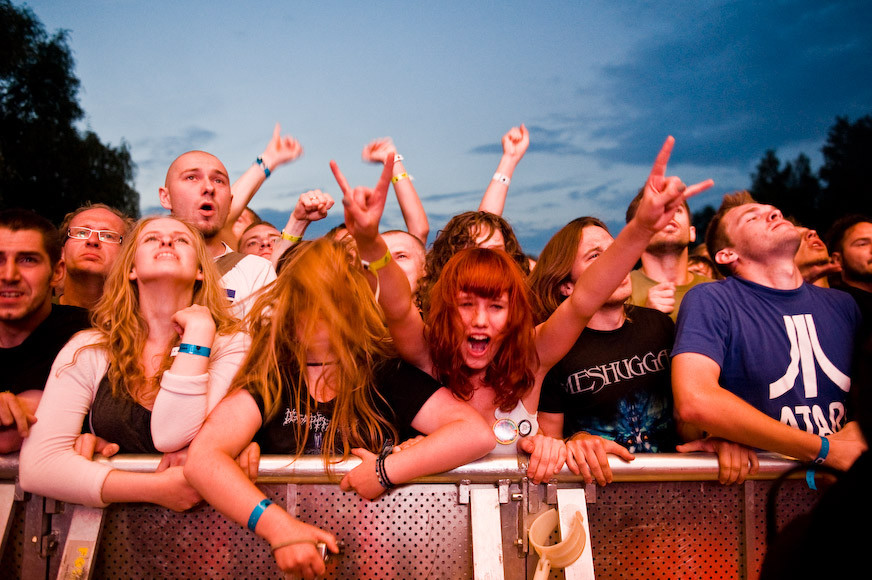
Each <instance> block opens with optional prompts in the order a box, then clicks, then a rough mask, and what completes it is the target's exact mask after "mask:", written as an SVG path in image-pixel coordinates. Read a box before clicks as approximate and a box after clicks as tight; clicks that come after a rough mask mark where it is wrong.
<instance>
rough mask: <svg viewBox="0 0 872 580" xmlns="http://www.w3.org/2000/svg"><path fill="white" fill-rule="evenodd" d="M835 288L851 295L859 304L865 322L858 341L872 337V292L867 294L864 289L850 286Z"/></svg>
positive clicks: (836, 285) (838, 285)
mask: <svg viewBox="0 0 872 580" xmlns="http://www.w3.org/2000/svg"><path fill="white" fill-rule="evenodd" d="M833 288H835V289H837V290H842V291H844V292H847V293H848V294H850V295H851V296H852V297H853V298H854V301H855V302H857V307H858V308H859V309H860V314H862V315H863V322H862V324H861V325H860V330H859V332H858V334H857V341H858V342H862V341H863V340H865V339H866V338H868V337H869V336H872V292H867V291H866V290H863V289H862V288H857V287H856V286H851V285H850V284H834V285H833Z"/></svg>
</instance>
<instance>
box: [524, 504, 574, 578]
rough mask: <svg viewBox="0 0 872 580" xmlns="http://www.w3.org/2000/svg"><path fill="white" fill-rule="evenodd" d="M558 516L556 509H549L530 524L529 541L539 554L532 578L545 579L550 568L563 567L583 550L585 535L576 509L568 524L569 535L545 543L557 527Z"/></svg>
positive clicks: (558, 523) (570, 562) (558, 522)
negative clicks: (552, 542) (550, 543)
mask: <svg viewBox="0 0 872 580" xmlns="http://www.w3.org/2000/svg"><path fill="white" fill-rule="evenodd" d="M559 525H560V517H559V515H558V513H557V510H556V509H553V508H552V509H550V510H548V511H547V512H545V513H543V514H542V515H540V516H539V517H537V518H536V519H535V520H534V521H533V523H532V524H531V525H530V531H529V532H528V533H529V536H530V543H531V544H533V548H534V549H535V550H536V553H537V554H539V563H538V564H537V565H536V573H535V575H534V576H533V580H545V579H547V578H548V574H550V572H551V568H552V567H554V568H565V567H567V566H569V565H570V564H572V563H573V562H575V561H576V560H578V558H579V556H581V553H582V552H583V551H584V545H585V541H586V537H585V534H584V525H583V523H582V519H581V512H578V511H576V512H575V514H574V515H573V517H572V523H571V524H570V526H569V536H568V537H567V538H566V539H564V540H562V541H560V542H558V543H556V544H553V545H546V542H547V541H548V538H549V536H551V534H552V533H553V532H554V531H556V530H557V529H558V528H559Z"/></svg>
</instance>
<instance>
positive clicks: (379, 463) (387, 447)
mask: <svg viewBox="0 0 872 580" xmlns="http://www.w3.org/2000/svg"><path fill="white" fill-rule="evenodd" d="M393 447H394V443H393V441H391V440H390V439H388V440H387V441H385V444H384V445H383V446H382V450H381V453H379V454H378V458H377V459H376V460H375V475H376V477H378V483H379V485H381V486H382V487H383V488H385V489H391V488H394V487H396V486H395V485H394V483H393V482H392V481H391V479H390V478H389V477H388V472H387V469H385V459H387V457H388V455H390V454H391V450H392V449H393Z"/></svg>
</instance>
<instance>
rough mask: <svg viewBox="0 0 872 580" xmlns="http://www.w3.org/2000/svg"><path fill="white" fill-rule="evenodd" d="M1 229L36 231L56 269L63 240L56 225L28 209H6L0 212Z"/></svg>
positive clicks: (50, 261)
mask: <svg viewBox="0 0 872 580" xmlns="http://www.w3.org/2000/svg"><path fill="white" fill-rule="evenodd" d="M0 228H6V229H8V230H12V231H13V232H18V231H21V230H35V231H37V232H39V233H40V235H41V236H42V245H43V248H44V249H45V253H46V254H48V260H49V263H50V264H51V266H52V268H54V267H55V266H56V265H57V263H58V262H59V261H60V259H61V246H62V244H61V239H60V235H58V230H57V228H56V227H54V225H53V224H52V223H51V222H50V221H48V220H47V219H45V218H44V217H42V216H41V215H39V214H37V213H35V212H33V211H30V210H28V209H18V208H15V209H4V210H2V211H0Z"/></svg>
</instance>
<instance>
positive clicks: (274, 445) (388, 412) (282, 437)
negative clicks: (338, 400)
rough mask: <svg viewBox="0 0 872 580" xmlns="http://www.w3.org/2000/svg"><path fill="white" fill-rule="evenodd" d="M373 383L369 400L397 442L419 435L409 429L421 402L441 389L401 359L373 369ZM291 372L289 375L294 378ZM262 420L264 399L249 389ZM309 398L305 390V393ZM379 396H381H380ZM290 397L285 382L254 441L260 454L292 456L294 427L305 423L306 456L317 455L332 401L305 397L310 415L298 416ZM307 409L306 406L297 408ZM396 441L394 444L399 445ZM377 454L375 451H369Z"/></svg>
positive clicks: (429, 377)
mask: <svg viewBox="0 0 872 580" xmlns="http://www.w3.org/2000/svg"><path fill="white" fill-rule="evenodd" d="M373 373H374V375H375V384H374V385H373V389H370V393H369V395H370V401H371V404H372V405H373V407H374V408H375V409H376V410H377V412H378V413H379V414H380V415H381V416H382V417H383V418H385V419H386V420H387V421H388V422H389V423H391V424H392V425H393V426H394V428H395V429H396V430H397V432H398V433H399V437H400V441H404V440H406V439H408V438H410V437H414V436H416V435H419V433H418V432H417V431H415V430H414V429H413V428H412V421H413V420H414V419H415V416H416V415H417V414H418V411H420V410H421V407H423V406H424V403H426V402H427V400H428V399H429V398H430V397H431V396H432V395H433V393H435V392H436V391H437V390H439V388H440V387H441V386H442V385H440V384H439V382H438V381H436V380H435V379H434V378H433V377H431V376H430V375H428V374H427V373H425V372H424V371H422V370H420V369H418V368H416V367H414V366H412V365H410V364H408V363H406V362H404V361H402V360H400V359H388V360H385V361H383V362H380V363H378V364H377V365H376V367H375V368H374V369H373ZM293 374H294V373H290V372H289V373H288V375H289V376H293ZM249 391H250V392H251V394H252V396H253V397H254V400H255V402H256V403H257V406H258V408H259V409H260V414H261V417H263V416H264V406H263V400H262V399H261V398H260V397H259V396H258V394H257V393H256V392H255V390H254V389H249ZM306 393H307V395H308V390H306ZM379 395H380V396H379ZM292 397H293V394H292V392H291V388H290V386H289V384H288V381H285V384H283V385H282V390H281V404H280V406H279V408H278V411H277V412H276V413H275V414H274V415H273V416H272V417H270V419H269V420H267V421H266V422H265V423H264V424H263V425H262V426H261V428H260V430H259V431H258V432H257V434H256V435H255V437H254V440H255V441H256V442H257V443H258V444H259V445H260V448H261V453H264V454H282V455H295V454H296V453H297V451H298V448H299V443H298V442H297V429H296V425H298V424H299V425H305V424H307V423H308V425H309V431H308V437H307V440H306V441H305V443H304V446H303V453H305V454H320V453H321V452H322V448H321V445H322V442H323V437H324V434H325V433H326V431H327V427H328V426H329V425H330V419H331V417H332V416H333V408H334V404H335V400H333V401H329V402H327V403H318V402H316V401H315V400H314V399H312V398H311V397H308V408H309V409H310V412H308V413H303V414H302V416H300V414H298V413H297V410H296V405H295V404H294V401H292V400H291V398H292ZM300 407H301V409H306V408H307V403H306V402H303V403H302V404H301V405H300ZM400 441H397V442H396V443H399V442H400ZM370 451H373V452H375V453H377V452H378V451H379V450H378V449H370Z"/></svg>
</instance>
